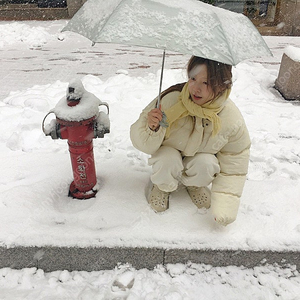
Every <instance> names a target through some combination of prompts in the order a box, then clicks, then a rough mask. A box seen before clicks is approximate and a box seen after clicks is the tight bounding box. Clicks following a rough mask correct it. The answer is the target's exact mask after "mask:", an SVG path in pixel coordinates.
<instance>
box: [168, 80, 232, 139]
mask: <svg viewBox="0 0 300 300" xmlns="http://www.w3.org/2000/svg"><path fill="white" fill-rule="evenodd" d="M230 91H231V89H227V90H225V91H224V92H223V93H222V94H221V95H219V96H218V97H217V98H215V99H213V100H211V101H209V102H207V103H205V104H203V105H201V106H200V105H197V104H196V103H194V102H193V101H192V100H191V98H190V93H189V90H188V83H186V84H185V85H184V87H183V89H182V91H181V93H180V95H179V98H178V102H177V103H176V104H174V105H173V106H171V107H170V108H169V109H167V110H166V111H165V114H166V116H167V122H168V124H169V126H168V127H167V131H166V137H169V136H170V128H171V126H172V124H173V123H174V122H175V121H177V120H179V119H181V118H184V117H186V116H196V117H199V118H203V119H208V120H210V121H211V122H212V124H213V136H214V135H216V134H217V133H218V132H219V131H220V129H221V119H220V117H219V116H218V113H219V112H220V111H221V110H222V108H223V107H224V104H225V101H226V100H227V98H228V97H229V94H230Z"/></svg>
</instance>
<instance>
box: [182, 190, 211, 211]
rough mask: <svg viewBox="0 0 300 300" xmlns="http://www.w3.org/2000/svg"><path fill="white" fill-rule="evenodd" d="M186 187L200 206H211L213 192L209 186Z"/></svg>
mask: <svg viewBox="0 0 300 300" xmlns="http://www.w3.org/2000/svg"><path fill="white" fill-rule="evenodd" d="M186 189H187V192H188V194H189V195H190V197H191V199H192V201H193V203H194V204H195V205H196V206H197V207H198V208H203V207H205V208H206V209H208V208H210V203H211V193H210V190H209V188H207V187H203V186H201V187H198V186H187V187H186Z"/></svg>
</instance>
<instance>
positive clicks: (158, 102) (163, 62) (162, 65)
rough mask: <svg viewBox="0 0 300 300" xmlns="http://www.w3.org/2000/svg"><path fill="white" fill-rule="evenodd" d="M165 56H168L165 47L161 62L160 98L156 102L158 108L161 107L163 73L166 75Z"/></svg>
mask: <svg viewBox="0 0 300 300" xmlns="http://www.w3.org/2000/svg"><path fill="white" fill-rule="evenodd" d="M165 57H166V50H165V49H164V52H163V58H162V64H161V73H160V82H159V92H158V100H157V104H156V107H157V108H159V104H160V94H161V87H162V81H163V75H164V66H165Z"/></svg>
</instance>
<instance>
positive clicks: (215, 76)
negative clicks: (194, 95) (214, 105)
mask: <svg viewBox="0 0 300 300" xmlns="http://www.w3.org/2000/svg"><path fill="white" fill-rule="evenodd" d="M203 64H204V65H206V67H207V84H208V85H210V87H211V89H212V91H213V93H214V96H215V97H216V96H218V95H220V94H222V93H223V92H224V91H225V90H226V89H230V88H231V85H232V73H231V69H232V66H231V65H227V64H223V63H220V62H217V61H214V60H210V59H207V58H202V57H198V56H192V57H191V58H190V60H189V62H188V66H187V74H188V77H189V78H190V73H191V71H192V70H193V69H194V68H195V67H197V66H198V65H203Z"/></svg>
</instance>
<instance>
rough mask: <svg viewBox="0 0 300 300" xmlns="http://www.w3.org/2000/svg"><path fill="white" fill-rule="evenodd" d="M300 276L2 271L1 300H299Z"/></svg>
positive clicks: (174, 269)
mask: <svg viewBox="0 0 300 300" xmlns="http://www.w3.org/2000/svg"><path fill="white" fill-rule="evenodd" d="M299 295H300V275H299V272H298V271H297V270H295V268H293V267H291V268H286V269H281V268H280V267H277V266H264V267H256V268H254V269H245V268H238V267H233V266H231V267H225V268H213V267H211V266H208V265H202V264H200V265H199V264H187V265H182V264H176V265H167V266H166V268H164V267H162V266H158V267H157V268H156V269H154V270H153V271H149V270H147V269H142V270H134V269H132V268H128V266H126V265H121V266H118V267H116V268H115V269H114V270H106V271H99V272H78V271H74V272H67V271H56V272H51V273H44V272H43V271H42V270H37V269H35V268H31V269H23V270H10V269H2V270H0V299H1V300H4V299H5V300H24V299H26V300H75V299H76V300H112V299H115V300H124V299H127V300H201V299H203V300H210V299H224V300H240V299H245V300H252V299H259V300H274V299H280V300H298V299H300V296H299Z"/></svg>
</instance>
